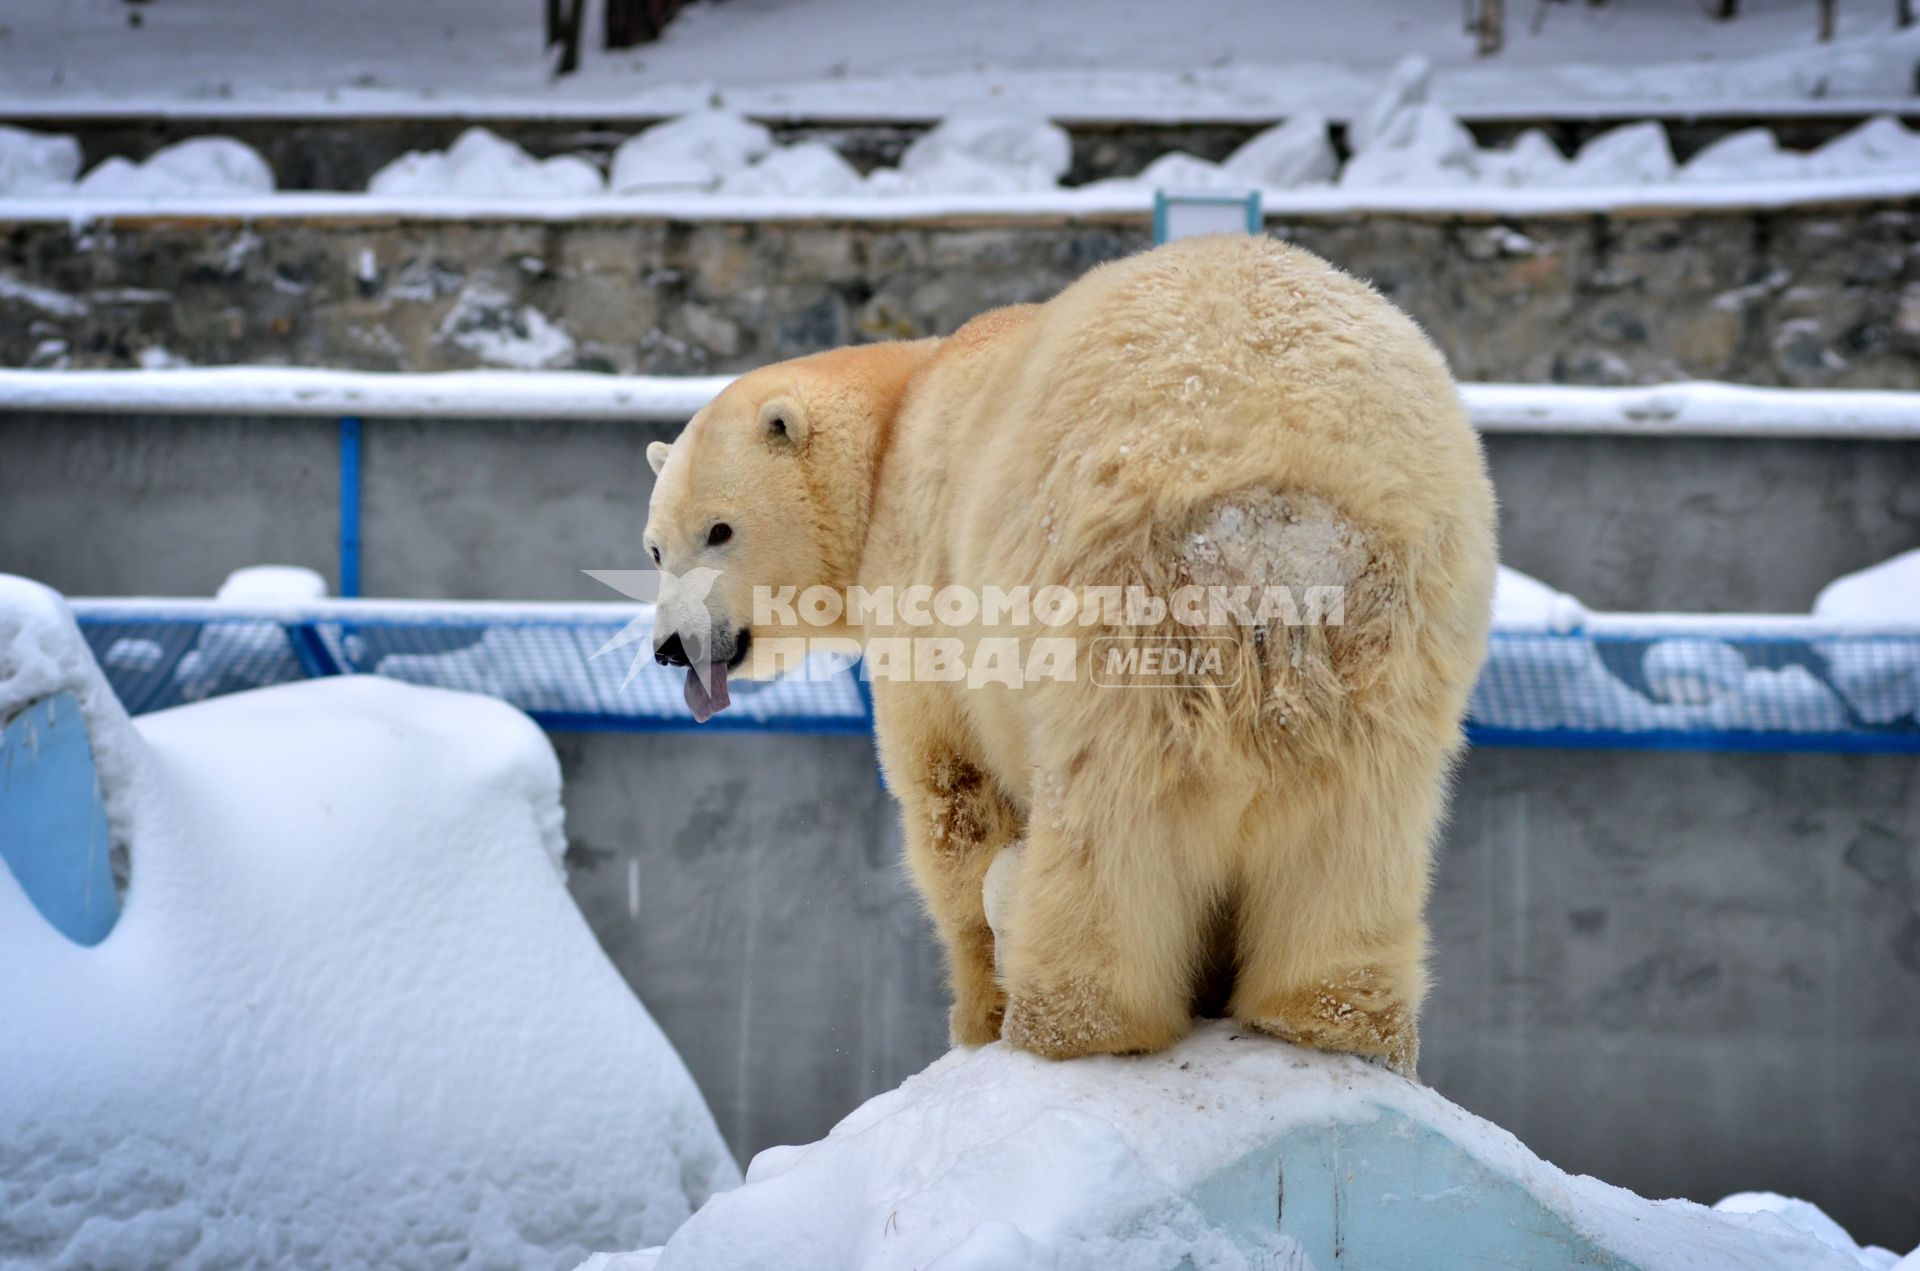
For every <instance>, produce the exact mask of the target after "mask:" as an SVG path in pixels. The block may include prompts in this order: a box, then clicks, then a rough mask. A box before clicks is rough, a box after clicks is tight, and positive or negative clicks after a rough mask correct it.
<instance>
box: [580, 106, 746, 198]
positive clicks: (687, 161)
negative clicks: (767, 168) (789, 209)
mask: <svg viewBox="0 0 1920 1271" xmlns="http://www.w3.org/2000/svg"><path fill="white" fill-rule="evenodd" d="M772 151H773V134H772V133H771V132H770V131H768V130H767V128H766V127H765V126H764V125H761V124H756V123H753V122H751V121H749V120H747V119H745V118H743V117H741V116H740V115H737V114H735V113H733V112H732V111H726V110H701V111H694V112H692V113H690V114H686V115H682V116H680V117H679V118H678V119H670V120H668V121H667V122H666V123H663V124H656V125H654V126H653V127H651V128H649V129H647V130H646V131H645V132H642V133H639V134H637V135H635V136H632V137H629V138H627V140H625V141H623V142H622V143H620V148H619V149H617V150H615V151H614V152H613V171H612V175H611V177H610V178H609V181H608V185H609V187H610V188H611V189H612V190H613V192H614V193H615V194H639V193H649V192H653V191H660V190H669V191H671V190H711V189H713V188H714V187H715V186H717V185H718V184H719V183H720V182H721V181H722V180H723V179H725V178H726V177H729V176H731V175H733V174H734V173H736V172H739V171H741V170H743V169H745V168H746V167H747V166H748V165H749V164H752V163H753V162H755V161H756V160H758V159H763V158H765V157H766V156H767V155H768V154H770V153H772Z"/></svg>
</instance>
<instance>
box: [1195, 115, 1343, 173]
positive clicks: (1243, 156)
mask: <svg viewBox="0 0 1920 1271" xmlns="http://www.w3.org/2000/svg"><path fill="white" fill-rule="evenodd" d="M1220 166H1221V167H1222V168H1223V169H1224V170H1225V171H1226V172H1227V173H1228V174H1229V175H1230V176H1232V177H1233V178H1234V179H1236V180H1238V181H1239V182H1240V183H1241V184H1242V185H1251V186H1257V187H1259V188H1260V189H1263V190H1284V189H1292V188H1294V187H1297V186H1302V185H1312V184H1315V183H1318V182H1322V181H1331V180H1333V177H1334V174H1335V172H1337V171H1338V170H1339V167H1340V160H1339V157H1338V156H1337V155H1335V153H1334V150H1333V139H1332V137H1331V136H1330V135H1329V134H1328V130H1327V118H1326V116H1325V115H1322V114H1320V113H1319V112H1318V111H1308V112H1306V113H1305V114H1300V115H1295V116H1294V117H1293V118H1291V119H1289V120H1287V121H1286V122H1285V123H1283V124H1277V125H1275V126H1274V127H1272V128H1269V129H1267V130H1266V131H1265V132H1262V133H1259V134H1257V135H1255V136H1253V137H1250V138H1249V139H1248V140H1247V141H1245V142H1244V143H1242V144H1241V146H1240V148H1239V149H1237V150H1235V151H1234V152H1233V153H1232V154H1230V155H1228V156H1227V161H1226V162H1225V163H1223V164H1221V165H1220Z"/></svg>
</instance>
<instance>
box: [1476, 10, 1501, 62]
mask: <svg viewBox="0 0 1920 1271" xmlns="http://www.w3.org/2000/svg"><path fill="white" fill-rule="evenodd" d="M1506 26H1507V5H1506V0H1480V21H1479V23H1478V27H1479V42H1478V44H1477V45H1476V47H1475V51H1476V52H1477V53H1479V55H1480V56H1481V57H1492V56H1493V55H1494V54H1495V53H1498V52H1499V51H1500V45H1501V44H1502V43H1503V42H1504V41H1505V38H1506Z"/></svg>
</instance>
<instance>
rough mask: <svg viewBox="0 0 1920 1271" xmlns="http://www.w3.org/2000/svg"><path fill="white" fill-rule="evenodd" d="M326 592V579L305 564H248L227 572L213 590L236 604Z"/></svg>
mask: <svg viewBox="0 0 1920 1271" xmlns="http://www.w3.org/2000/svg"><path fill="white" fill-rule="evenodd" d="M326 595H327V580H326V579H325V578H323V577H322V576H321V575H320V572H319V571H318V570H314V569H308V568H307V567H306V566H305V565H247V566H245V567H243V568H240V569H236V570H234V571H233V572H232V573H231V574H228V575H227V577H226V580H225V581H224V582H222V583H221V584H220V588H219V590H217V591H215V592H214V593H213V597H214V599H215V600H226V601H230V602H232V603H234V604H270V603H273V602H275V601H292V602H299V601H302V600H324V599H326Z"/></svg>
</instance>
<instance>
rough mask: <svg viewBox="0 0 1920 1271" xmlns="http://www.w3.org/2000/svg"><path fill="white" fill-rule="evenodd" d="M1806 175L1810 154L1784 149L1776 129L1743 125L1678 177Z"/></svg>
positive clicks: (1692, 161)
mask: <svg viewBox="0 0 1920 1271" xmlns="http://www.w3.org/2000/svg"><path fill="white" fill-rule="evenodd" d="M1896 126H1898V125H1896ZM1806 174H1807V156H1805V155H1803V154H1797V153H1795V152H1794V151H1791V150H1784V149H1782V148H1781V146H1780V139H1779V138H1778V137H1776V136H1774V135H1773V129H1771V128H1742V129H1741V130H1740V131H1739V132H1735V133H1729V134H1728V135H1727V136H1724V137H1722V138H1720V139H1719V140H1718V141H1715V142H1713V143H1712V144H1710V145H1708V146H1706V147H1704V148H1703V149H1701V151H1700V153H1698V154H1696V155H1694V156H1693V158H1691V159H1689V160H1687V162H1686V164H1685V166H1683V167H1682V168H1681V169H1680V171H1679V172H1678V173H1677V174H1676V179H1677V180H1681V181H1694V182H1698V181H1774V180H1793V179H1795V178H1798V177H1803V176H1805V175H1806Z"/></svg>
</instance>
